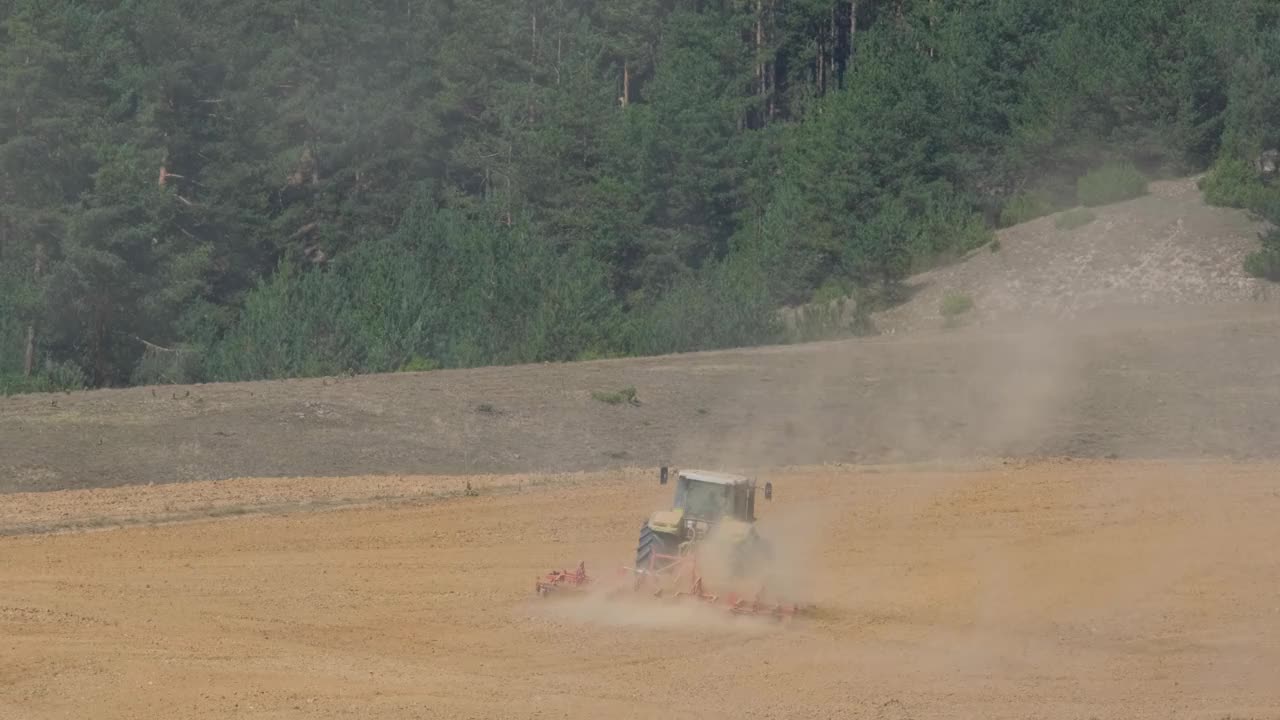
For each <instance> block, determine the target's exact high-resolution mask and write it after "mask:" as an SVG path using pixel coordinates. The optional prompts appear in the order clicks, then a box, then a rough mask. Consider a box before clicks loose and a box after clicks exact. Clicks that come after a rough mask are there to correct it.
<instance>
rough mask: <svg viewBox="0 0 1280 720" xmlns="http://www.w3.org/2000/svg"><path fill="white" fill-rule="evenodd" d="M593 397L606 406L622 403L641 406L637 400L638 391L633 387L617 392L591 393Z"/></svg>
mask: <svg viewBox="0 0 1280 720" xmlns="http://www.w3.org/2000/svg"><path fill="white" fill-rule="evenodd" d="M591 397H593V398H595V399H596V400H598V401H600V402H602V403H604V404H606V405H621V404H622V403H627V404H628V405H639V404H640V401H639V400H638V399H637V398H636V389H635V388H633V387H626V388H622V389H621V390H619V391H617V392H601V391H596V392H593V393H591Z"/></svg>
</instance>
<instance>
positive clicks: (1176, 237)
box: [876, 178, 1280, 333]
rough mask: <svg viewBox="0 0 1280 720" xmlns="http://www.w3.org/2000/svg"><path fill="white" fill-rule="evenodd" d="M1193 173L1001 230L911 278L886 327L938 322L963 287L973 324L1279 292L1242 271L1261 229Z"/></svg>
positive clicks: (905, 328)
mask: <svg viewBox="0 0 1280 720" xmlns="http://www.w3.org/2000/svg"><path fill="white" fill-rule="evenodd" d="M1196 182H1197V180H1196V179H1195V178H1184V179H1179V180H1165V181H1159V182H1153V183H1151V185H1150V187H1149V192H1148V194H1146V195H1144V196H1142V197H1140V198H1137V199H1134V200H1129V201H1126V202H1121V203H1115V204H1113V205H1108V206H1105V207H1098V208H1092V209H1091V210H1090V212H1091V213H1092V214H1093V215H1094V216H1095V217H1096V219H1095V220H1093V221H1092V222H1090V223H1088V224H1087V225H1084V226H1082V227H1077V228H1072V229H1063V228H1059V227H1057V225H1056V223H1057V220H1058V218H1059V216H1060V215H1061V214H1062V213H1055V214H1053V215H1049V216H1046V217H1042V218H1037V219H1035V220H1032V221H1030V222H1027V223H1023V224H1021V225H1017V226H1015V227H1011V228H1007V229H1005V230H1001V231H1000V232H999V233H997V237H998V238H999V245H998V247H999V249H998V250H997V251H995V252H993V251H992V250H991V249H990V248H986V247H984V248H981V249H979V250H975V251H974V252H972V253H971V254H970V255H969V256H968V257H966V258H964V260H963V261H962V262H958V263H955V264H951V265H947V266H944V267H941V268H938V269H936V270H933V271H930V272H926V273H922V274H920V275H917V276H916V277H913V278H911V279H910V280H909V281H908V288H909V289H910V291H911V292H912V297H911V299H910V300H909V301H908V302H906V303H904V304H903V305H901V306H899V307H896V308H894V309H892V310H889V311H887V312H884V313H882V314H880V315H878V316H877V317H876V325H877V326H878V327H879V328H880V329H881V330H882V331H883V332H886V333H901V332H909V331H913V330H920V329H929V328H937V327H940V326H941V325H942V324H943V319H942V317H941V316H940V314H939V307H940V304H941V301H942V299H943V298H944V297H945V296H946V295H948V294H952V293H959V294H963V295H968V296H969V297H970V298H971V299H972V300H973V303H974V309H973V311H971V312H970V313H969V314H967V315H966V316H965V318H964V322H965V323H967V324H970V325H984V324H994V323H998V322H1001V321H1002V320H1004V319H1006V318H1009V317H1017V316H1024V315H1033V316H1038V317H1041V318H1072V317H1077V316H1079V315H1080V314H1081V313H1089V312H1091V311H1096V310H1098V309H1100V308H1105V307H1110V306H1117V305H1121V306H1124V305H1127V306H1135V307H1174V308H1195V307H1198V306H1206V305H1221V304H1233V303H1240V302H1252V301H1257V300H1267V299H1271V298H1275V297H1280V292H1277V289H1276V287H1275V285H1274V284H1273V283H1270V282H1267V281H1265V280H1259V279H1257V278H1253V277H1250V276H1249V275H1247V274H1245V272H1244V258H1245V256H1246V255H1247V254H1249V253H1250V252H1252V251H1254V250H1256V249H1258V234H1259V232H1260V231H1261V230H1262V229H1263V228H1264V227H1265V226H1264V225H1263V224H1262V223H1260V222H1258V221H1257V220H1255V219H1253V218H1251V217H1250V216H1249V214H1248V213H1245V212H1241V211H1239V210H1232V209H1229V208H1219V207H1210V206H1208V205H1206V204H1205V203H1204V198H1203V197H1202V195H1201V193H1200V190H1199V189H1198V187H1197V185H1196Z"/></svg>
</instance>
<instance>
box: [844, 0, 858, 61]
mask: <svg viewBox="0 0 1280 720" xmlns="http://www.w3.org/2000/svg"><path fill="white" fill-rule="evenodd" d="M857 34H858V0H849V59H848V60H847V61H846V63H845V66H844V71H845V72H846V73H848V72H849V69H850V68H852V67H853V36H854V35H857Z"/></svg>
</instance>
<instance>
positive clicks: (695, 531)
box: [649, 467, 773, 538]
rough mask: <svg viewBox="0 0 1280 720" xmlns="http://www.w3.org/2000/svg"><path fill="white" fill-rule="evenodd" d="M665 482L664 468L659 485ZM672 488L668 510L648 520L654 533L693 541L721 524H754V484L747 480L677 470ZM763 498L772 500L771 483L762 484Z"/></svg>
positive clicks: (741, 477) (724, 474) (709, 472)
mask: <svg viewBox="0 0 1280 720" xmlns="http://www.w3.org/2000/svg"><path fill="white" fill-rule="evenodd" d="M668 478H669V473H668V470H667V468H665V467H664V468H662V470H661V474H660V475H659V482H660V483H661V484H663V485H666V484H667V482H668ZM675 484H676V488H675V498H674V500H673V501H672V504H671V509H670V510H660V511H658V512H656V513H654V514H653V515H652V516H651V517H650V520H649V525H650V526H651V527H652V528H653V529H654V530H656V531H657V532H662V533H669V534H671V535H676V536H681V537H685V538H691V537H692V538H697V537H702V536H704V535H705V534H706V533H707V532H708V531H709V530H710V529H711V527H712V526H714V525H719V524H721V523H723V522H725V521H733V524H744V523H745V524H750V523H753V522H755V519H756V484H755V481H754V480H752V479H750V478H748V477H744V476H742V475H733V474H730V473H724V472H714V471H710V470H681V471H679V472H677V473H676V483H675ZM764 496H765V499H766V500H768V499H772V497H773V484H772V483H766V484H765V489H764Z"/></svg>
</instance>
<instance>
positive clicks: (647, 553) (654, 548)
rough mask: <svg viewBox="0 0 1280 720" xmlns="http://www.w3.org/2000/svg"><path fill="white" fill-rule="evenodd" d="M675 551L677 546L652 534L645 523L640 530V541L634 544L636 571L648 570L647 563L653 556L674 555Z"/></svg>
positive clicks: (656, 534)
mask: <svg viewBox="0 0 1280 720" xmlns="http://www.w3.org/2000/svg"><path fill="white" fill-rule="evenodd" d="M677 549H678V546H677V545H676V544H675V543H674V542H673V541H672V539H671V538H670V537H668V536H666V535H663V534H662V533H658V532H654V531H653V528H651V527H649V523H645V524H644V527H642V528H640V540H639V542H637V543H636V569H637V570H648V569H649V562H650V560H651V558H653V556H654V555H655V554H657V555H674V554H675V551H676V550H677Z"/></svg>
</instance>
